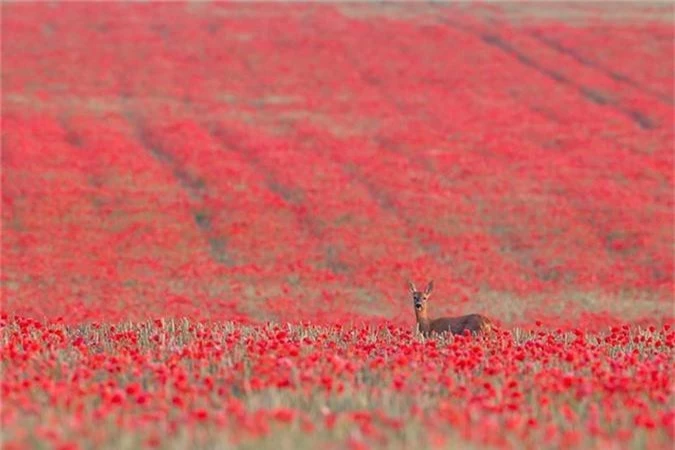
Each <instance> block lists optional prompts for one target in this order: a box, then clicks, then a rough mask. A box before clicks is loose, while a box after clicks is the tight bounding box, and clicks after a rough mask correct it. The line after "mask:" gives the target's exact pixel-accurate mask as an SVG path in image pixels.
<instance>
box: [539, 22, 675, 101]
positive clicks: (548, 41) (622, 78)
mask: <svg viewBox="0 0 675 450" xmlns="http://www.w3.org/2000/svg"><path fill="white" fill-rule="evenodd" d="M528 35H529V36H531V37H532V38H534V39H536V40H537V41H539V42H541V43H542V44H543V45H545V46H547V47H549V48H551V49H553V50H555V51H557V52H558V53H561V54H563V55H567V56H569V57H571V58H573V59H574V60H576V61H577V62H578V63H579V64H581V65H583V66H586V67H589V68H591V69H594V70H597V71H598V72H600V73H602V74H603V75H606V76H608V77H609V78H611V79H613V80H614V81H617V82H619V83H624V84H626V85H628V86H630V87H632V88H634V89H636V90H637V91H639V92H641V93H643V94H645V95H649V96H651V97H654V98H655V99H657V100H659V101H660V102H662V103H663V104H665V105H668V106H673V105H675V101H674V100H673V98H672V97H668V96H667V95H665V94H663V93H660V92H657V91H655V90H653V89H650V88H648V87H645V86H643V85H642V84H640V83H638V82H637V81H635V80H634V79H632V78H631V77H629V76H628V75H624V74H622V73H619V72H617V71H615V70H613V69H609V68H607V67H604V66H603V65H601V64H599V63H598V62H596V61H594V60H593V59H591V58H589V57H587V56H584V55H582V54H581V53H579V52H578V51H576V50H575V49H573V48H571V47H567V46H565V45H563V44H561V43H560V42H559V41H557V40H556V39H553V38H550V37H546V36H544V35H543V34H542V33H539V32H529V33H528Z"/></svg>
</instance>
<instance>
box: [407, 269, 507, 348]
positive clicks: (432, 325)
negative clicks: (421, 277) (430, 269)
mask: <svg viewBox="0 0 675 450" xmlns="http://www.w3.org/2000/svg"><path fill="white" fill-rule="evenodd" d="M408 285H409V287H410V293H411V294H412V296H413V307H414V308H415V318H416V319H417V328H418V330H419V332H420V333H422V335H423V336H425V337H428V336H430V335H432V334H434V333H443V332H446V331H450V332H451V333H453V334H463V333H464V331H465V330H468V331H469V332H470V333H472V334H479V333H488V332H490V331H492V330H493V328H494V327H493V325H492V322H491V321H490V319H488V318H487V317H485V316H483V315H481V314H467V315H465V316H458V317H440V318H437V319H430V318H429V308H428V304H429V303H428V300H429V296H430V295H431V290H432V289H433V287H434V282H433V281H430V282H429V284H428V285H427V287H426V289H425V290H424V292H420V291H418V290H417V289H415V285H414V284H412V283H410V282H408Z"/></svg>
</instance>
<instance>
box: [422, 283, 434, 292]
mask: <svg viewBox="0 0 675 450" xmlns="http://www.w3.org/2000/svg"><path fill="white" fill-rule="evenodd" d="M433 289H434V280H431V281H430V282H429V284H427V288H426V289H425V290H424V292H425V293H426V294H427V295H429V294H431V291H432V290H433Z"/></svg>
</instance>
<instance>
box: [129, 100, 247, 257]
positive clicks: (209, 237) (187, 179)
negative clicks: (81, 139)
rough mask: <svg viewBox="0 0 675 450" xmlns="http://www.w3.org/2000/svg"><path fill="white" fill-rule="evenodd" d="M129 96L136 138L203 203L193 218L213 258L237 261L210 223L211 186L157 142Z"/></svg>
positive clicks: (224, 240) (188, 191) (222, 237)
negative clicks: (190, 171)
mask: <svg viewBox="0 0 675 450" xmlns="http://www.w3.org/2000/svg"><path fill="white" fill-rule="evenodd" d="M128 98H129V97H128V96H127V97H126V98H125V101H124V104H125V116H126V117H127V120H128V121H129V123H130V124H131V125H132V127H133V129H134V130H135V134H136V138H137V139H138V142H139V143H140V144H141V146H142V147H143V148H144V149H145V150H146V151H147V152H148V153H149V154H150V156H152V158H153V159H155V160H156V161H158V162H159V163H160V164H161V165H162V166H163V167H165V168H166V170H168V171H169V172H171V174H172V175H173V177H174V179H175V180H176V181H177V182H178V184H179V186H180V187H181V189H183V191H184V192H185V193H186V194H187V195H188V197H189V198H190V199H192V200H193V201H195V202H196V203H197V205H200V206H199V207H198V208H197V209H196V210H194V211H193V214H192V217H193V220H194V223H195V225H196V227H197V229H198V230H199V232H200V233H201V234H202V235H203V236H204V238H205V239H206V241H207V243H208V246H209V253H210V254H211V258H213V260H214V261H216V262H217V263H219V264H222V265H224V266H226V267H232V266H234V265H235V264H236V261H235V260H234V258H233V256H232V255H231V254H230V253H229V252H228V249H227V239H226V238H225V237H224V236H219V235H215V234H214V233H213V229H212V226H211V223H212V220H213V215H212V213H211V212H210V211H209V210H208V208H207V207H206V196H207V194H208V186H207V184H206V183H205V181H204V180H203V179H201V178H199V177H197V176H195V175H193V174H191V173H189V172H187V171H186V170H185V169H183V168H182V167H181V166H180V164H178V163H177V162H176V161H175V158H174V157H173V156H172V155H171V154H170V153H169V152H167V151H166V150H164V149H162V148H161V146H159V145H158V144H157V142H154V141H153V139H152V138H151V137H150V135H149V132H148V130H147V129H146V126H145V124H144V123H143V120H142V119H141V118H140V116H139V115H138V113H137V112H136V111H135V110H134V108H133V107H131V106H129V104H128Z"/></svg>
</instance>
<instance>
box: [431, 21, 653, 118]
mask: <svg viewBox="0 0 675 450" xmlns="http://www.w3.org/2000/svg"><path fill="white" fill-rule="evenodd" d="M438 21H439V23H442V24H445V25H446V26H449V27H452V28H453V29H455V30H459V31H462V32H464V33H468V34H470V35H472V36H474V37H477V38H479V39H481V40H482V41H483V42H484V43H485V44H486V45H489V46H491V47H494V48H497V49H499V50H501V51H502V52H504V53H506V54H507V55H509V56H511V57H512V58H513V59H514V60H516V61H518V62H519V63H520V64H522V65H523V66H525V67H527V68H529V69H532V70H534V71H536V72H538V73H540V74H542V75H545V76H546V77H548V78H550V79H552V80H554V81H555V82H557V83H560V84H562V85H564V86H567V87H569V88H570V89H573V90H575V91H576V92H577V93H578V94H579V95H581V96H582V97H583V98H585V99H586V100H588V101H590V102H591V103H594V104H596V105H599V106H603V107H607V108H611V109H613V110H615V111H617V112H618V113H620V114H622V115H623V116H625V117H626V118H628V119H629V120H630V121H631V122H633V123H634V124H636V125H637V126H638V127H640V128H641V129H643V130H653V129H656V128H658V127H659V124H658V123H656V121H655V120H654V119H652V118H651V117H649V116H648V115H646V114H644V113H642V112H640V111H638V110H635V109H632V108H628V107H625V106H623V105H622V104H620V103H619V102H617V101H616V100H614V99H611V98H608V97H607V96H606V95H604V94H602V93H601V92H600V91H598V90H597V89H595V88H592V87H589V86H584V85H582V84H580V83H577V82H576V81H574V80H572V79H571V78H569V77H567V76H566V75H564V74H562V73H560V72H558V71H557V70H554V69H551V68H548V67H546V66H544V65H543V64H541V63H539V62H538V61H536V60H535V59H534V58H532V57H530V56H529V55H527V54H526V53H525V52H523V51H522V50H520V49H518V48H517V47H516V46H514V45H512V44H511V43H510V42H508V40H506V39H503V38H502V37H501V36H500V35H499V34H497V33H494V32H485V31H480V30H474V29H472V28H471V27H467V26H465V25H463V24H461V23H459V22H457V21H455V20H451V19H448V18H447V17H441V18H439V19H438Z"/></svg>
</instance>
